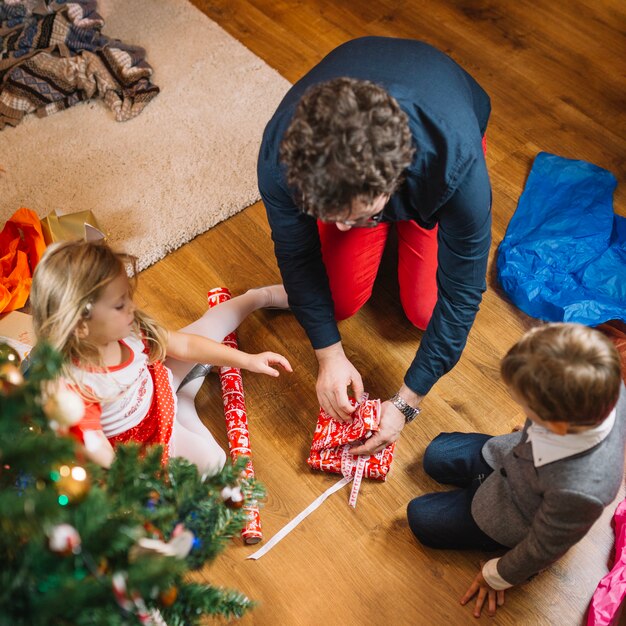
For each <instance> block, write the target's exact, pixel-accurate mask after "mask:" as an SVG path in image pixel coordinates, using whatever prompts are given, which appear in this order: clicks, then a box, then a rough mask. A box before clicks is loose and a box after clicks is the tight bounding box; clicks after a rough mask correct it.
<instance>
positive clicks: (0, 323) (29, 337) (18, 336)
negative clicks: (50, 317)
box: [0, 311, 35, 359]
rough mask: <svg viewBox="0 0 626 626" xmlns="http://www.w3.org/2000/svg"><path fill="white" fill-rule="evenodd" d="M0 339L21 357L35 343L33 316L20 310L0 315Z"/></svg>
mask: <svg viewBox="0 0 626 626" xmlns="http://www.w3.org/2000/svg"><path fill="white" fill-rule="evenodd" d="M0 341H4V342H6V343H8V344H9V345H10V346H11V347H12V348H14V349H15V350H17V351H18V353H19V355H20V357H21V358H22V359H23V358H24V357H25V356H26V355H27V354H28V353H29V352H30V351H31V349H32V347H33V346H34V345H35V333H34V331H33V318H32V317H31V316H30V315H27V314H26V313H21V312H20V311H11V312H10V313H8V314H7V315H3V316H2V317H0Z"/></svg>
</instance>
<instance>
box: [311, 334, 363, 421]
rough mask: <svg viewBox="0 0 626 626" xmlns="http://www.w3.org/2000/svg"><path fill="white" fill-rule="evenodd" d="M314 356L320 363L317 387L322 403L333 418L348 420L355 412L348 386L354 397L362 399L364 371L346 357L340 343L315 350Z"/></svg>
mask: <svg viewBox="0 0 626 626" xmlns="http://www.w3.org/2000/svg"><path fill="white" fill-rule="evenodd" d="M315 355H316V356H317V360H318V363H319V371H318V373H317V384H316V386H315V390H316V391H317V399H318V401H319V403H320V406H321V407H322V408H323V409H324V411H326V412H327V413H328V414H329V415H330V416H331V417H334V418H335V419H337V420H340V421H342V422H347V421H349V420H350V419H351V417H350V416H351V414H352V413H353V412H354V407H353V406H352V404H351V403H350V398H349V397H348V387H352V393H353V394H354V397H355V398H356V400H360V398H361V396H362V395H363V380H362V379H361V374H359V372H358V371H357V370H356V368H355V367H354V365H352V363H350V361H349V360H348V358H347V357H346V355H345V353H344V351H343V347H342V346H341V342H339V343H336V344H333V345H332V346H328V348H322V349H321V350H316V351H315Z"/></svg>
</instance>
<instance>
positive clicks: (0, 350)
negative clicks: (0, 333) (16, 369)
mask: <svg viewBox="0 0 626 626" xmlns="http://www.w3.org/2000/svg"><path fill="white" fill-rule="evenodd" d="M21 361H22V359H20V355H19V353H18V351H17V350H15V349H14V348H12V347H11V346H10V345H9V344H8V343H4V342H0V365H4V364H5V363H10V364H11V365H17V366H19V364H20V362H21Z"/></svg>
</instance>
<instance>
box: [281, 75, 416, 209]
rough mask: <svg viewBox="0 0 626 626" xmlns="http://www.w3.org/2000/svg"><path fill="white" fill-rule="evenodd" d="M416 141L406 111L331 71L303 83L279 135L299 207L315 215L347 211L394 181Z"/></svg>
mask: <svg viewBox="0 0 626 626" xmlns="http://www.w3.org/2000/svg"><path fill="white" fill-rule="evenodd" d="M414 153H415V148H414V146H413V139H412V136H411V131H410V129H409V122H408V117H407V115H406V113H405V112H404V111H402V109H401V108H400V106H399V105H398V103H397V102H396V100H395V99H394V98H393V97H392V96H390V95H389V93H388V92H387V91H386V90H385V89H383V88H382V87H380V86H378V85H375V84H374V83H372V82H369V81H365V80H355V79H353V78H335V79H333V80H330V81H327V82H324V83H319V84H317V85H313V86H312V87H309V89H307V91H306V92H305V93H304V95H303V96H302V99H301V100H300V102H299V104H298V106H297V108H296V111H295V114H294V117H293V119H292V121H291V123H290V125H289V127H288V129H287V131H286V133H285V136H284V137H283V140H282V143H281V147H280V159H281V161H282V162H283V163H284V164H285V166H286V169H287V182H288V183H289V185H290V186H291V187H292V188H294V189H295V190H296V192H297V195H298V198H297V201H298V202H299V204H300V205H301V208H302V209H303V210H304V211H305V212H306V213H308V214H309V215H313V216H315V217H317V218H320V219H325V218H336V217H337V216H338V215H341V214H342V213H344V214H345V213H346V211H347V212H348V215H349V212H350V208H351V205H352V201H353V200H355V199H357V198H358V199H360V200H362V201H364V202H366V203H368V204H369V203H370V202H371V201H372V200H373V199H374V198H376V197H377V196H380V195H383V194H389V195H391V194H392V193H393V192H394V191H395V190H396V189H397V188H398V186H399V184H400V182H401V180H402V174H403V172H404V170H405V169H406V168H407V167H408V166H409V165H410V163H411V161H412V160H413V155H414Z"/></svg>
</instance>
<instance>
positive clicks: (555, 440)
mask: <svg viewBox="0 0 626 626" xmlns="http://www.w3.org/2000/svg"><path fill="white" fill-rule="evenodd" d="M616 414H617V411H616V409H613V410H612V411H611V412H610V413H609V415H608V417H607V418H606V419H605V420H603V421H602V422H601V423H600V424H598V425H597V426H594V427H593V428H589V429H588V430H583V431H581V432H579V433H571V434H566V435H557V434H556V433H553V432H552V431H551V430H548V429H547V428H544V427H543V426H539V424H535V423H533V424H531V425H530V426H529V427H528V430H527V431H526V432H527V435H528V441H529V442H530V443H531V449H532V452H533V465H534V466H535V467H541V466H542V465H547V464H548V463H553V462H554V461H560V460H561V459H566V458H567V457H568V456H574V455H575V454H580V453H581V452H585V451H586V450H589V449H591V448H593V447H594V446H597V445H598V444H599V443H600V442H601V441H603V440H604V439H606V437H607V436H608V435H609V433H610V432H611V430H612V428H613V424H615V416H616ZM499 560H500V559H499V558H498V559H491V560H489V561H487V562H486V563H485V564H484V565H483V568H482V573H483V578H484V579H485V582H486V583H487V584H488V585H489V586H490V587H491V588H492V589H497V590H501V589H508V588H509V587H512V586H513V585H511V584H510V583H508V582H507V581H506V580H504V578H502V576H500V574H498V561H499Z"/></svg>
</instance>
